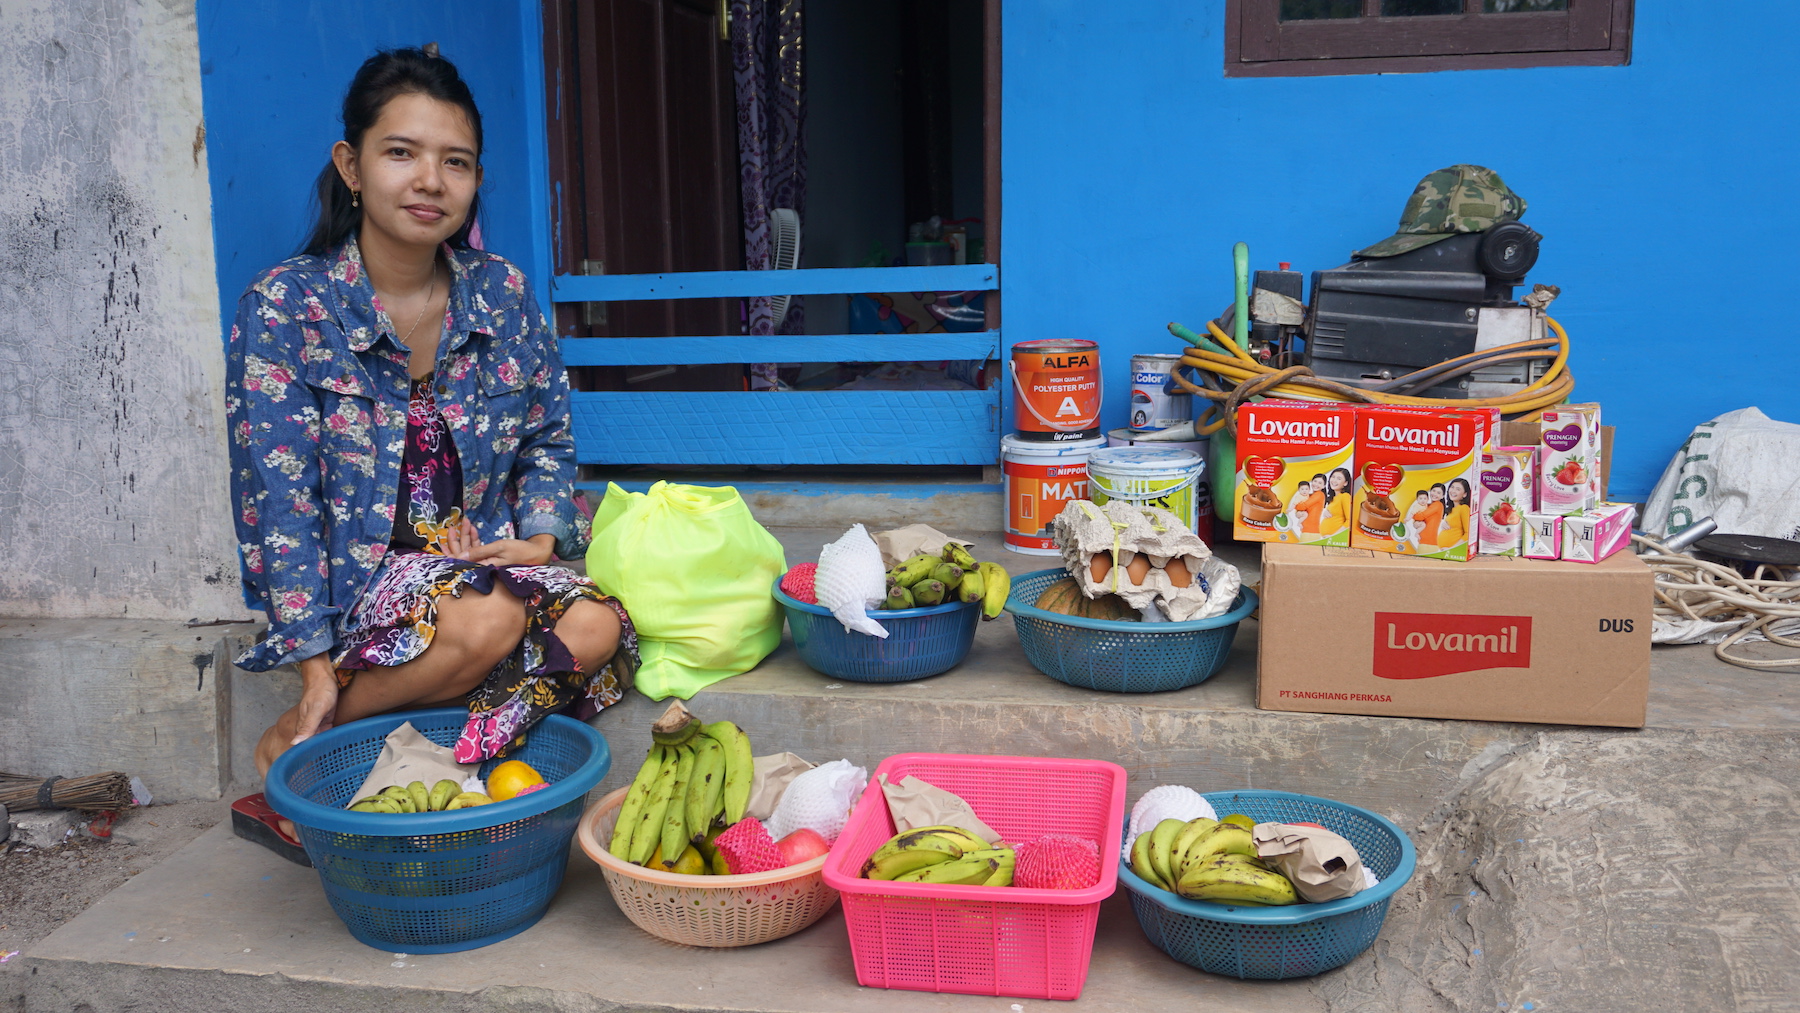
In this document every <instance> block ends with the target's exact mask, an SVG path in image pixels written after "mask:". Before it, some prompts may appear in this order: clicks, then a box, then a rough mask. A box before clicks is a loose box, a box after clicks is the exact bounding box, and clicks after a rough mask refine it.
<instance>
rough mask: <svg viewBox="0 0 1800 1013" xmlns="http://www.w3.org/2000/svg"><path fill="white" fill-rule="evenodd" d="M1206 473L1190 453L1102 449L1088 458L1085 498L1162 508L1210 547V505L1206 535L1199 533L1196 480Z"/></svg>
mask: <svg viewBox="0 0 1800 1013" xmlns="http://www.w3.org/2000/svg"><path fill="white" fill-rule="evenodd" d="M1205 472H1206V459H1205V458H1203V457H1201V456H1200V455H1199V454H1196V453H1195V452H1193V451H1192V450H1182V449H1179V448H1176V447H1163V446H1156V445H1154V444H1139V445H1137V446H1135V447H1107V448H1106V449H1104V450H1096V451H1094V453H1093V454H1092V455H1091V456H1090V457H1089V458H1088V498H1089V499H1092V500H1093V501H1094V502H1095V503H1105V502H1107V501H1109V500H1115V499H1116V500H1124V501H1126V502H1128V503H1137V504H1140V505H1142V506H1154V507H1161V508H1163V509H1164V510H1167V511H1169V512H1170V513H1172V514H1174V515H1175V516H1176V517H1179V518H1181V521H1182V523H1184V524H1186V525H1187V526H1188V529H1189V530H1191V531H1193V532H1194V533H1196V534H1199V535H1201V536H1202V537H1203V538H1205V539H1207V540H1208V541H1209V543H1210V539H1211V536H1212V531H1211V530H1210V529H1211V527H1212V525H1211V514H1212V510H1211V505H1212V504H1211V503H1210V502H1208V504H1207V507H1208V509H1207V514H1208V524H1207V528H1208V530H1206V531H1201V530H1200V499H1201V496H1202V488H1203V487H1202V484H1201V481H1200V479H1201V476H1202V475H1204V474H1205ZM1208 499H1209V500H1210V497H1208Z"/></svg>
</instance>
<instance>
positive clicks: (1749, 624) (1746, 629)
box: [1631, 534, 1800, 669]
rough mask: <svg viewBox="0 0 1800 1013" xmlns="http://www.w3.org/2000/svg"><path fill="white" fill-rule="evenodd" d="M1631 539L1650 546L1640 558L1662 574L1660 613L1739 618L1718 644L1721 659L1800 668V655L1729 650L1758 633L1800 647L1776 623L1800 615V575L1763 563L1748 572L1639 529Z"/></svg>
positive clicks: (1740, 663) (1706, 618)
mask: <svg viewBox="0 0 1800 1013" xmlns="http://www.w3.org/2000/svg"><path fill="white" fill-rule="evenodd" d="M1631 540H1632V541H1633V542H1636V543H1638V544H1639V545H1642V546H1644V547H1645V548H1647V549H1649V550H1650V551H1648V552H1645V553H1641V554H1640V555H1639V556H1638V558H1639V559H1642V560H1643V561H1644V562H1645V564H1647V565H1648V566H1649V567H1650V572H1651V573H1652V575H1654V577H1655V579H1656V584H1655V587H1656V605H1655V609H1654V613H1655V616H1656V618H1657V619H1660V620H1663V621H1665V622H1674V621H1679V620H1683V619H1688V620H1696V621H1700V622H1709V623H1732V622H1735V623H1738V624H1740V625H1739V626H1738V627H1737V628H1736V629H1734V630H1732V631H1731V634H1730V636H1727V637H1726V638H1725V639H1724V640H1722V641H1720V642H1719V643H1717V644H1714V645H1713V653H1714V654H1716V655H1718V657H1719V660H1721V661H1728V662H1730V663H1731V664H1733V665H1737V666H1739V667H1741V668H1756V669H1773V668H1800V657H1794V658H1746V657H1741V656H1737V655H1733V654H1731V653H1729V652H1728V651H1727V650H1726V649H1727V648H1729V647H1730V646H1731V645H1733V644H1735V643H1737V642H1738V641H1740V640H1743V639H1744V638H1745V637H1747V636H1749V635H1750V634H1752V633H1761V634H1762V635H1763V636H1764V637H1767V638H1768V640H1769V642H1770V643H1772V644H1779V645H1781V646H1782V647H1795V648H1800V639H1794V638H1793V637H1788V636H1781V635H1779V634H1777V633H1776V632H1775V631H1774V629H1773V627H1774V626H1775V625H1776V624H1778V623H1782V622H1784V621H1786V620H1790V619H1791V620H1800V580H1785V579H1782V578H1784V577H1785V576H1787V574H1786V572H1785V571H1784V570H1782V569H1781V568H1779V567H1773V566H1762V565H1759V566H1757V568H1756V571H1755V573H1754V574H1753V575H1752V576H1749V577H1746V576H1744V575H1743V574H1741V573H1739V572H1737V571H1736V570H1734V569H1732V568H1731V567H1729V566H1724V565H1722V564H1719V563H1714V562H1710V561H1708V560H1704V559H1695V558H1694V557H1693V556H1689V555H1686V554H1684V553H1680V552H1676V551H1674V550H1672V549H1670V548H1669V547H1668V546H1666V545H1664V544H1663V543H1661V542H1659V541H1657V540H1656V539H1654V538H1648V537H1645V536H1644V535H1638V534H1633V535H1632V536H1631Z"/></svg>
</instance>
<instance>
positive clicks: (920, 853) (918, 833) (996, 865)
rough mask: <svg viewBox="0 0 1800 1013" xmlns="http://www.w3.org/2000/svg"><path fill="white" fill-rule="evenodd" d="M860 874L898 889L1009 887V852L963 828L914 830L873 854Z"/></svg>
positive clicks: (1011, 859)
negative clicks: (905, 885)
mask: <svg viewBox="0 0 1800 1013" xmlns="http://www.w3.org/2000/svg"><path fill="white" fill-rule="evenodd" d="M862 874H863V878H864V879H886V880H892V881H894V882H896V883H937V884H940V885H944V886H1011V885H1012V876H1013V850H1012V849H1011V848H996V847H994V846H993V845H991V844H989V843H988V842H986V841H984V840H982V839H981V838H979V837H976V836H975V835H974V834H972V833H969V832H968V831H967V830H964V829H962V828H961V827H950V826H941V827H918V828H916V829H913V830H907V831H904V832H902V833H898V834H895V835H894V836H893V837H891V838H889V839H888V842H887V843H886V844H883V845H882V846H881V847H879V848H877V849H875V853H874V854H872V855H870V856H869V858H868V860H867V861H865V862H863V867H862Z"/></svg>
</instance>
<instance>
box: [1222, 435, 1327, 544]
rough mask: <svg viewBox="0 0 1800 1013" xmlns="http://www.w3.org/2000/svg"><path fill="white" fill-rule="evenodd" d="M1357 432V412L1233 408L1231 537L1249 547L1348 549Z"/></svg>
mask: <svg viewBox="0 0 1800 1013" xmlns="http://www.w3.org/2000/svg"><path fill="white" fill-rule="evenodd" d="M1355 429H1356V409H1355V408H1354V407H1353V406H1351V405H1348V404H1338V403H1330V402H1317V401H1263V402H1260V403H1258V404H1249V405H1244V406H1243V407H1241V408H1239V409H1238V430H1237V465H1238V467H1237V494H1236V495H1237V501H1238V502H1237V509H1236V511H1235V520H1234V521H1233V523H1232V533H1233V534H1234V535H1235V536H1236V537H1237V538H1238V539H1239V540H1241V541H1251V542H1297V543H1300V544H1310V545H1347V544H1349V540H1350V526H1351V504H1350V500H1351V494H1352V486H1353V485H1354V479H1353V474H1352V472H1351V468H1352V467H1353V466H1354V465H1353V464H1352V460H1353V457H1354V450H1353V447H1354V442H1355V435H1354V432H1355Z"/></svg>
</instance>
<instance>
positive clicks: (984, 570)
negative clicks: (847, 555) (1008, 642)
mask: <svg viewBox="0 0 1800 1013" xmlns="http://www.w3.org/2000/svg"><path fill="white" fill-rule="evenodd" d="M887 581H888V583H887V599H886V600H885V601H883V602H882V603H881V607H882V608H884V609H905V608H926V607H929V606H932V605H942V604H943V603H945V602H963V603H965V604H968V603H973V602H980V603H981V614H982V618H984V619H993V618H995V617H996V616H998V615H999V614H1000V610H1001V607H1002V606H1004V605H1005V604H1006V595H1007V593H1008V592H1009V591H1011V590H1012V577H1011V576H1010V575H1009V574H1008V573H1007V572H1006V568H1005V567H1003V566H1001V565H1000V564H999V563H982V562H977V561H976V559H975V557H974V556H972V555H970V554H969V550H968V549H965V548H963V547H962V546H960V545H958V544H956V543H955V542H946V543H945V544H944V549H943V552H941V553H939V554H937V555H932V554H931V553H929V552H922V553H919V554H918V555H916V556H913V557H911V558H910V559H907V560H906V561H905V562H903V563H901V564H900V565H899V566H896V567H894V568H893V569H892V570H889V571H888V575H887Z"/></svg>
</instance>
